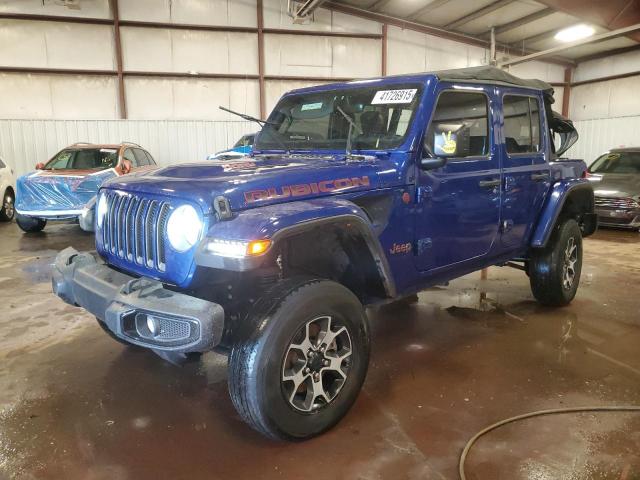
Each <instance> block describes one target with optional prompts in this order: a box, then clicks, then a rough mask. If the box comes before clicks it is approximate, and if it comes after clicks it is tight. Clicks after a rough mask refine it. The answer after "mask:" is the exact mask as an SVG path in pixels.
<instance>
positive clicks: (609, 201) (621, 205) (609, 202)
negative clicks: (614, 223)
mask: <svg viewBox="0 0 640 480" xmlns="http://www.w3.org/2000/svg"><path fill="white" fill-rule="evenodd" d="M595 205H596V207H602V208H616V209H621V210H622V209H624V210H626V209H634V208H640V205H638V203H637V202H636V201H635V200H633V199H632V198H612V197H595Z"/></svg>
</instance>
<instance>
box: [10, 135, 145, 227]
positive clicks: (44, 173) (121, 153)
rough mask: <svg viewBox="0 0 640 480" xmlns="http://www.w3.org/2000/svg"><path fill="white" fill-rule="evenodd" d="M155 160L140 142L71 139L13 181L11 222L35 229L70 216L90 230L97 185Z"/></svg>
mask: <svg viewBox="0 0 640 480" xmlns="http://www.w3.org/2000/svg"><path fill="white" fill-rule="evenodd" d="M155 166H156V162H155V160H154V159H153V157H152V156H151V154H150V153H149V152H147V151H146V150H145V149H143V148H142V147H141V146H140V145H137V144H135V143H130V142H123V143H120V144H115V145H114V144H108V145H106V144H103V145H101V144H93V143H75V144H73V145H71V146H69V147H67V148H65V149H63V150H61V151H60V152H58V153H56V154H55V155H54V156H53V157H52V158H51V159H50V160H49V161H48V162H47V163H38V164H37V165H36V171H35V172H31V173H28V174H26V175H23V176H21V177H20V178H18V181H17V183H16V187H17V188H16V190H17V192H16V213H17V218H16V221H17V223H18V226H19V227H20V228H21V229H22V230H24V231H25V232H28V233H32V232H39V231H41V230H42V229H43V228H44V227H45V225H46V224H47V220H67V221H68V220H74V221H78V222H79V223H80V226H81V227H82V229H83V230H87V231H91V230H93V217H94V215H93V211H94V205H95V197H96V194H97V193H98V189H99V188H100V185H102V183H104V182H105V181H106V180H109V179H111V178H114V177H117V176H120V175H126V174H128V173H130V172H133V171H140V170H149V169H152V168H154V167H155Z"/></svg>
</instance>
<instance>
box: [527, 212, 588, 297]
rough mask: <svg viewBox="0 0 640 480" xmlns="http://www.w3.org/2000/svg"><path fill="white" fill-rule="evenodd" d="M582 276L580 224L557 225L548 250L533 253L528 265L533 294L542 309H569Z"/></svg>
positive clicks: (562, 223) (568, 221)
mask: <svg viewBox="0 0 640 480" xmlns="http://www.w3.org/2000/svg"><path fill="white" fill-rule="evenodd" d="M581 272H582V234H581V232H580V227H579V226H578V222H576V221H575V220H574V219H567V220H564V221H561V222H559V223H558V225H557V226H556V227H555V231H554V232H553V235H552V236H551V238H550V239H549V243H548V244H547V246H546V247H545V248H543V249H540V250H533V253H532V254H531V260H530V262H529V280H530V284H531V291H532V292H533V296H534V297H536V300H538V301H539V302H540V303H542V304H543V305H549V306H553V307H560V306H563V305H568V304H569V303H570V302H571V300H573V298H574V297H575V296H576V292H577V291H578V285H579V284H580V273H581Z"/></svg>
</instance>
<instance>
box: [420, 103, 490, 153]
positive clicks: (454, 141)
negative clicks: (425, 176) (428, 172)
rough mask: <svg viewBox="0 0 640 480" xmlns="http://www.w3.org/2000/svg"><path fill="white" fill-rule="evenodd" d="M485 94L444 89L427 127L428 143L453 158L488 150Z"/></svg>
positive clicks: (432, 147)
mask: <svg viewBox="0 0 640 480" xmlns="http://www.w3.org/2000/svg"><path fill="white" fill-rule="evenodd" d="M487 101H488V100H487V97H486V95H484V94H482V93H475V92H459V91H455V92H449V91H447V92H443V93H442V94H441V95H440V96H439V97H438V104H437V105H436V109H435V111H434V112H433V118H432V119H431V123H430V124H429V129H428V130H427V139H426V141H427V145H429V147H430V149H431V151H432V152H433V153H434V154H436V155H446V156H449V157H452V159H453V160H455V159H460V158H465V157H484V156H487V155H488V153H489V108H488V106H487Z"/></svg>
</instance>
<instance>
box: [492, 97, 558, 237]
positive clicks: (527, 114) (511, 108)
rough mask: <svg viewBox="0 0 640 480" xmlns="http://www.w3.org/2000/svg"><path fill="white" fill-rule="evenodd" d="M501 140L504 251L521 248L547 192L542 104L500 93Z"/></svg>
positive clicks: (547, 176) (536, 99) (533, 99)
mask: <svg viewBox="0 0 640 480" xmlns="http://www.w3.org/2000/svg"><path fill="white" fill-rule="evenodd" d="M500 97H501V99H502V105H503V107H502V111H503V124H502V132H503V137H504V142H501V143H503V145H500V155H501V156H502V166H503V177H504V199H503V202H502V221H501V224H502V236H501V241H502V244H503V245H504V246H505V247H514V248H517V247H524V246H525V244H526V243H527V242H528V241H529V237H530V236H531V229H532V226H533V225H534V224H535V222H536V219H537V214H538V212H540V209H541V207H542V202H543V201H544V196H545V193H546V192H547V191H548V190H549V182H550V181H551V179H550V176H549V163H548V159H547V158H546V150H547V149H546V148H545V142H546V141H547V140H546V139H547V135H546V132H545V131H544V130H543V129H542V128H541V126H542V125H543V124H544V123H542V114H543V112H544V110H543V109H541V108H540V107H541V100H540V98H539V97H538V96H535V95H531V96H525V95H523V94H522V93H520V92H518V93H516V92H515V91H513V90H511V89H508V88H501V89H500Z"/></svg>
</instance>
